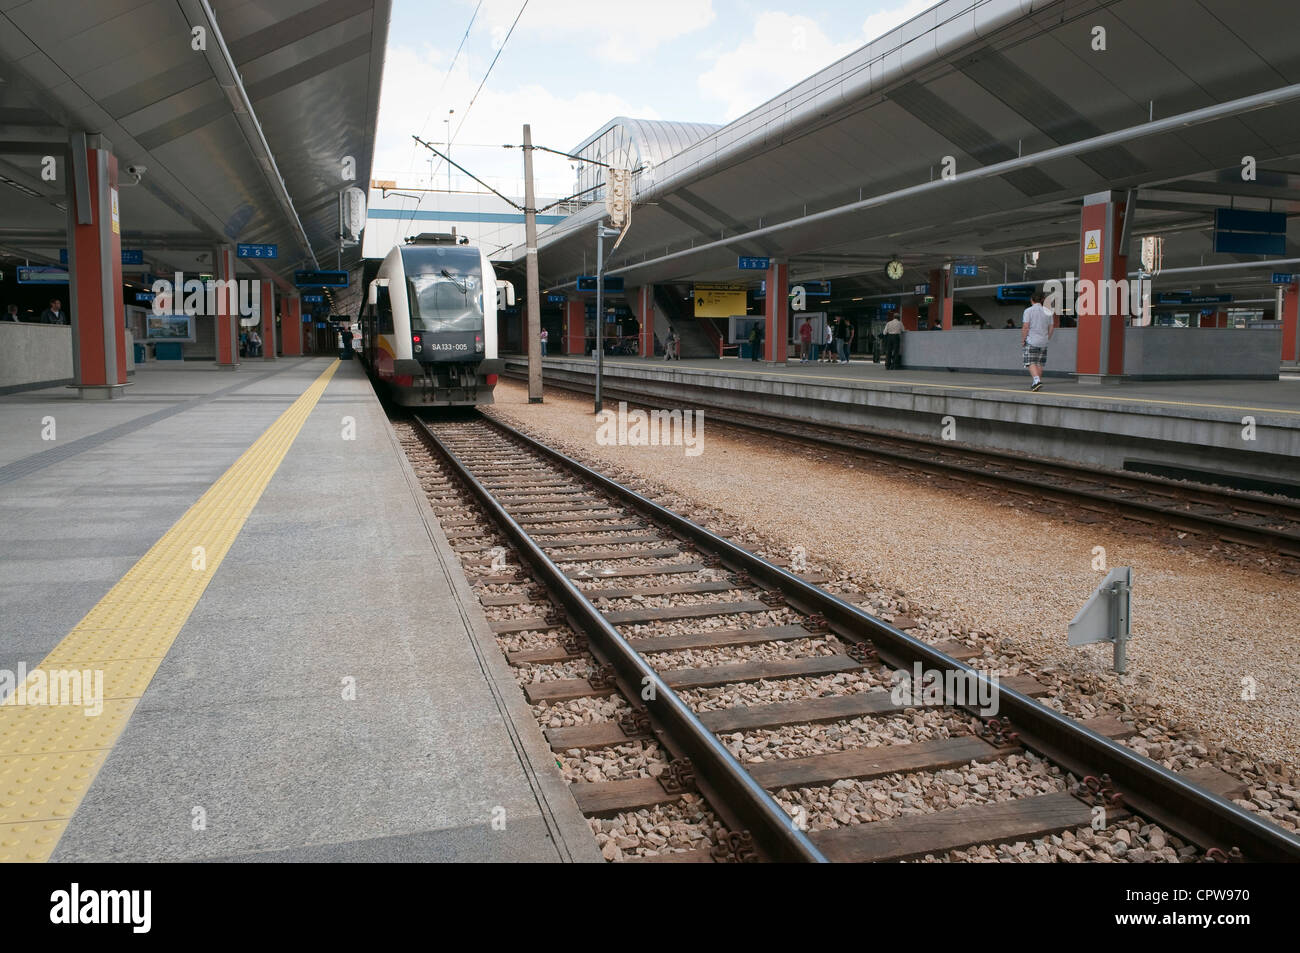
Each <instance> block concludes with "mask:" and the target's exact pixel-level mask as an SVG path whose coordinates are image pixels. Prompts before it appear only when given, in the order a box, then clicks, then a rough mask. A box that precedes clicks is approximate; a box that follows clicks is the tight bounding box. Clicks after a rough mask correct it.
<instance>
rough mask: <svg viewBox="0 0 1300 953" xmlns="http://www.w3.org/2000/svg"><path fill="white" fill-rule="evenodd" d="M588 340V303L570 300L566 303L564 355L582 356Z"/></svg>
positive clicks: (575, 299) (578, 299)
mask: <svg viewBox="0 0 1300 953" xmlns="http://www.w3.org/2000/svg"><path fill="white" fill-rule="evenodd" d="M586 340H587V302H586V301H584V300H583V299H582V298H569V299H568V300H567V301H565V302H564V353H565V354H581V353H582V352H583V351H584V349H585V347H586Z"/></svg>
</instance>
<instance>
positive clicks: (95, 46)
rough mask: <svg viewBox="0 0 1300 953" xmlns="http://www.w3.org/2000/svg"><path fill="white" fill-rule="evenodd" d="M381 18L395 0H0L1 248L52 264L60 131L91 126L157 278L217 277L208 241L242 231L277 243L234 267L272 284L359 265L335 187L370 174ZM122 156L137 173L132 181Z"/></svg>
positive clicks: (59, 204)
mask: <svg viewBox="0 0 1300 953" xmlns="http://www.w3.org/2000/svg"><path fill="white" fill-rule="evenodd" d="M389 12H390V4H389V0H318V2H312V0H306V2H304V0H258V2H256V3H248V2H242V0H209V2H204V0H152V2H141V0H42V2H40V3H22V2H18V3H15V2H5V3H0V196H3V198H2V200H0V254H2V255H5V256H8V257H10V258H11V259H12V258H18V259H29V260H30V261H32V262H33V263H44V264H57V263H58V261H59V253H60V249H62V248H66V247H67V205H68V201H69V195H68V192H67V189H66V183H67V181H68V175H67V173H66V171H65V160H66V154H67V150H68V142H69V136H70V135H71V134H72V133H75V132H86V133H99V134H101V135H102V136H103V137H104V138H105V139H107V140H108V143H109V145H110V146H111V148H112V151H113V153H114V154H115V155H116V156H117V158H118V169H119V182H118V185H119V194H120V207H121V222H122V247H123V249H124V250H135V249H140V250H141V251H143V253H144V254H143V258H144V261H145V262H146V263H147V264H148V266H149V270H150V271H151V272H152V273H154V274H156V275H164V276H165V275H168V274H170V273H171V272H173V271H183V272H185V273H187V275H193V274H196V273H203V272H209V273H210V272H211V271H212V270H213V263H214V252H215V248H216V246H218V245H220V244H232V245H233V244H237V243H257V244H273V245H276V246H277V249H276V250H277V254H278V257H276V258H275V259H274V260H252V259H245V260H241V262H240V270H241V271H244V270H247V271H248V272H249V273H256V274H257V275H259V276H260V277H262V278H264V279H271V280H274V281H275V282H276V284H277V285H278V286H279V287H280V288H281V289H283V290H290V289H291V288H292V279H293V272H294V271H295V270H298V269H304V268H305V269H318V268H320V269H335V268H337V267H339V266H340V264H341V266H342V268H344V269H348V268H351V267H353V266H355V265H356V264H357V263H358V262H359V260H360V254H361V249H360V247H359V246H356V247H352V248H348V249H345V250H344V251H343V254H342V259H341V261H340V258H339V242H338V240H337V238H336V235H337V232H338V215H339V213H338V205H339V193H340V191H341V190H342V189H344V188H346V187H348V186H349V185H357V186H359V187H361V188H362V189H363V190H364V189H365V188H366V187H367V183H368V182H369V178H370V163H371V155H372V153H373V150H374V137H375V123H376V117H377V113H378V108H379V89H380V79H381V74H382V70H383V61H384V48H385V44H386V43H387V39H388V20H389ZM200 28H201V32H196V31H198V30H199V29H200ZM200 40H201V41H202V42H200ZM47 155H54V156H55V157H56V168H57V179H55V180H54V181H49V180H48V179H47V178H45V177H43V176H42V172H43V170H44V168H45V167H46V166H45V165H44V164H43V161H44V157H45V156H47ZM349 160H350V163H349V165H350V166H354V168H353V167H348V168H347V169H346V171H347V173H349V174H351V175H352V176H353V178H352V179H346V178H345V177H344V170H345V162H349ZM129 166H143V167H144V169H145V171H144V173H143V175H141V176H140V179H139V183H138V184H135V177H134V176H132V175H129V174H127V172H126V169H127V167H129ZM128 270H130V269H128ZM355 294H356V290H355V289H353V290H352V295H353V296H355ZM334 297H335V301H334V307H335V309H336V310H338V311H340V312H342V311H345V310H347V307H346V306H347V305H348V304H349V302H347V301H345V300H344V297H345V296H343V295H339V294H338V293H335V296H334Z"/></svg>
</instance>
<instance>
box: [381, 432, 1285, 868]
mask: <svg viewBox="0 0 1300 953" xmlns="http://www.w3.org/2000/svg"><path fill="white" fill-rule="evenodd" d="M399 435H400V436H401V439H402V441H403V443H404V445H405V446H406V447H407V449H408V453H410V454H411V455H412V458H413V462H414V464H415V466H416V471H417V474H418V475H419V476H420V479H421V483H422V485H423V486H424V488H425V490H426V492H428V493H429V496H430V502H431V504H432V505H433V507H434V509H435V512H436V513H437V515H438V516H439V519H440V520H441V521H442V525H443V528H444V530H445V532H446V533H447V534H448V537H449V539H450V540H451V541H452V544H453V546H454V547H455V548H456V549H457V550H458V551H459V552H460V554H461V558H462V561H463V563H464V564H465V566H466V569H467V571H468V572H470V574H471V581H472V582H473V583H474V584H475V586H476V587H477V590H478V592H479V594H480V601H481V602H482V603H483V605H484V606H485V610H486V611H487V612H488V613H489V618H490V619H491V620H492V622H491V624H492V627H493V629H494V630H495V632H496V634H497V638H498V642H499V643H501V644H502V646H503V650H504V651H505V652H506V657H507V659H508V660H509V661H510V663H511V664H512V665H513V666H514V667H515V669H516V671H517V672H518V673H519V678H518V680H519V682H520V683H521V687H522V688H523V690H524V692H525V694H526V696H527V697H528V700H529V701H530V703H532V704H533V706H534V710H535V711H539V712H546V713H549V714H551V715H554V714H556V713H559V714H561V715H562V716H563V717H561V718H560V719H559V724H558V725H557V724H556V720H555V719H554V718H552V719H550V723H551V725H552V726H551V727H549V728H548V730H547V731H546V736H547V740H548V741H549V743H550V745H551V747H552V749H553V751H554V752H555V754H556V759H557V763H559V764H560V765H561V767H562V768H564V769H565V771H566V774H567V775H568V776H570V778H571V780H572V782H573V783H572V784H571V786H570V790H571V792H572V793H573V795H574V797H575V800H576V801H577V803H578V806H579V807H580V808H581V810H582V811H583V812H584V814H586V815H587V816H588V817H589V818H593V819H596V821H597V823H602V821H601V819H609V818H619V819H628V818H632V819H633V820H625V822H624V826H623V827H622V828H620V829H621V830H624V831H627V830H628V829H629V827H628V826H627V825H631V824H634V823H635V818H636V817H638V816H641V817H644V816H646V815H647V814H648V813H650V812H654V811H661V810H664V809H666V808H668V807H670V806H671V805H673V804H674V803H677V802H681V801H683V800H685V801H688V802H692V803H695V802H699V801H702V802H703V804H705V805H707V809H708V810H709V811H710V812H711V815H710V816H711V817H713V818H714V819H715V820H714V827H715V831H714V833H713V834H712V835H711V837H710V839H709V840H708V842H707V843H706V844H705V845H703V846H696V847H693V848H689V849H676V850H672V851H671V852H665V853H661V854H659V856H656V857H654V858H653V859H656V860H670V861H728V860H731V861H735V860H777V861H803V862H820V861H827V860H830V861H895V860H908V859H920V858H943V857H945V856H951V852H956V851H965V850H972V849H981V848H984V847H988V846H990V845H1008V844H1012V845H1027V846H1025V847H1024V849H1029V850H1031V851H1038V852H1039V853H1040V855H1041V854H1044V853H1045V852H1044V849H1043V847H1042V845H1044V844H1046V843H1049V842H1051V843H1055V844H1060V843H1062V842H1064V843H1066V844H1067V848H1068V845H1070V844H1071V843H1072V842H1079V841H1081V840H1082V841H1086V840H1087V839H1088V837H1089V836H1090V835H1089V833H1088V832H1089V831H1094V830H1098V831H1105V830H1112V829H1116V828H1118V827H1121V826H1125V825H1127V827H1125V830H1126V831H1128V830H1129V828H1131V829H1132V833H1126V835H1125V836H1126V837H1127V840H1125V841H1124V843H1125V844H1132V845H1134V847H1135V848H1136V845H1137V844H1138V843H1139V840H1140V839H1142V838H1149V841H1148V840H1141V842H1142V843H1144V844H1159V845H1161V846H1162V847H1169V846H1170V845H1177V848H1178V853H1177V854H1176V855H1174V856H1175V858H1176V859H1188V858H1189V857H1197V858H1204V859H1221V860H1227V859H1236V858H1242V859H1247V860H1260V861H1279V860H1297V859H1300V839H1298V838H1297V837H1295V836H1294V835H1292V834H1290V833H1289V832H1287V831H1284V830H1283V829H1281V828H1279V827H1277V826H1275V825H1273V824H1271V823H1269V822H1267V821H1265V820H1262V819H1261V818H1260V817H1258V816H1257V815H1255V814H1253V813H1251V812H1249V811H1246V810H1243V809H1242V808H1241V807H1239V806H1237V805H1236V804H1234V803H1232V801H1230V800H1228V798H1229V797H1234V796H1237V795H1238V794H1239V793H1240V792H1241V790H1242V788H1243V785H1242V784H1241V782H1238V781H1236V780H1235V779H1233V778H1231V777H1230V776H1228V775H1226V774H1225V773H1223V772H1221V771H1219V770H1218V769H1217V768H1214V767H1212V766H1208V765H1204V766H1200V767H1197V768H1195V769H1193V770H1191V771H1190V772H1185V773H1174V772H1172V771H1170V770H1167V769H1165V768H1163V767H1161V766H1160V765H1158V764H1156V763H1155V762H1153V761H1150V760H1148V759H1146V758H1144V757H1142V756H1141V755H1139V754H1137V753H1136V752H1134V751H1133V750H1131V749H1130V748H1128V747H1126V746H1125V745H1124V744H1122V743H1121V741H1122V739H1124V738H1125V737H1126V736H1127V735H1129V734H1132V732H1133V728H1132V726H1130V725H1127V724H1125V723H1124V722H1122V721H1120V720H1119V719H1118V718H1116V717H1111V716H1103V717H1099V718H1094V719H1091V720H1089V721H1087V722H1082V723H1081V722H1077V721H1074V720H1072V719H1070V718H1068V717H1066V716H1064V715H1063V714H1061V713H1060V712H1057V711H1055V710H1053V709H1052V708H1049V707H1047V706H1045V705H1042V704H1039V703H1038V702H1037V701H1035V696H1038V695H1041V694H1043V693H1044V692H1045V691H1046V689H1045V688H1044V686H1042V685H1040V684H1039V683H1037V682H1036V681H1035V680H1034V679H1032V678H1028V677H1017V678H1003V679H1000V678H998V676H997V673H996V672H983V671H977V670H976V669H974V668H972V667H971V666H970V665H968V664H966V663H967V661H972V660H974V656H975V655H976V654H977V651H976V650H973V649H970V648H968V647H967V646H964V645H962V644H960V643H947V644H941V645H929V644H927V643H925V642H922V641H919V640H917V639H915V638H913V637H911V636H909V635H907V634H906V633H904V632H902V631H899V630H898V629H896V628H894V627H893V626H891V625H889V624H888V623H886V622H884V621H882V620H880V619H878V618H876V617H874V616H872V615H871V614H869V613H868V612H866V611H864V610H863V609H862V608H860V607H859V606H857V605H854V604H853V603H851V602H848V601H846V600H845V599H842V598H840V597H838V596H835V595H833V594H831V593H828V592H826V591H824V590H822V589H821V588H819V587H818V586H817V585H816V583H817V581H818V579H817V577H816V576H811V575H799V574H797V573H795V572H792V571H791V570H790V569H787V568H784V567H782V566H780V565H777V564H776V563H775V562H773V561H768V560H765V559H762V558H760V557H759V556H757V555H756V554H754V553H751V552H749V551H748V550H746V549H744V548H742V547H741V546H739V545H737V544H736V543H734V542H732V541H731V540H729V539H727V538H725V537H723V536H719V535H717V534H715V533H713V532H711V531H709V530H707V529H704V528H703V527H700V526H698V525H696V524H694V523H692V522H691V521H690V520H687V519H686V518H684V517H682V516H680V515H678V514H676V513H674V512H671V511H669V510H667V509H664V508H663V507H660V506H659V505H658V504H656V503H654V502H653V501H651V500H649V499H646V498H644V497H642V496H640V495H638V494H637V493H635V492H634V491H633V490H631V489H629V488H627V487H624V486H621V485H620V484H618V483H616V482H614V481H612V480H610V479H608V478H607V477H604V476H602V475H601V474H599V473H596V472H594V471H592V470H590V469H588V468H586V467H585V466H583V465H581V464H580V463H578V462H576V461H573V460H571V459H569V458H567V457H565V456H564V455H562V454H560V453H558V452H557V451H555V450H553V449H551V448H548V447H546V446H544V445H542V444H540V443H537V442H536V441H533V440H532V439H531V438H529V437H527V436H525V435H523V434H520V433H518V432H517V431H514V430H512V429H511V428H509V427H506V426H505V425H503V424H501V423H499V422H496V421H491V420H489V419H486V418H478V419H474V420H470V421H464V422H450V423H436V424H432V425H430V424H428V423H425V422H424V421H420V420H416V421H414V422H412V423H411V424H409V425H399ZM917 666H920V669H919V670H918V669H917ZM900 672H901V673H908V674H910V675H911V676H912V677H913V679H914V680H915V681H914V684H912V686H911V687H912V689H913V691H914V692H915V694H910V693H909V692H908V691H906V690H904V688H905V686H906V685H907V684H908V683H907V682H906V680H902V679H901V678H900V675H899V674H898V673H900ZM917 675H920V676H921V678H920V679H916V676H917ZM929 678H934V679H937V680H938V682H939V683H940V684H948V685H949V686H950V688H949V691H948V694H947V696H946V697H943V695H942V693H940V694H938V695H936V693H935V691H934V690H933V686H932V685H930V683H929V682H928V681H927V679H929ZM927 685H930V688H929V690H927V689H926V688H925V686H927ZM961 691H965V692H966V694H965V695H964V696H962V695H960V694H958V693H959V692H961ZM544 723H545V722H544ZM819 731H829V732H833V733H834V734H835V740H833V741H831V740H828V738H829V737H830V735H829V734H827V735H825V736H822V737H820V738H818V737H814V738H813V741H812V743H811V746H810V743H809V737H810V736H817V733H818V732H819ZM592 763H597V764H599V765H600V766H601V767H599V768H593V767H590V765H591V764H592ZM916 791H921V792H923V793H924V794H925V796H924V797H919V796H917V795H916V794H915V793H913V792H916ZM936 793H937V794H938V795H940V796H941V797H942V799H943V806H942V808H941V809H936V805H935V800H934V797H933V795H935V794H936ZM827 804H829V805H830V808H829V809H826V810H824V809H823V806H824V805H827ZM606 822H608V821H606ZM1134 822H1136V823H1134ZM661 829H666V828H661V827H655V830H661ZM1152 831H1155V832H1156V833H1155V834H1151V833H1150V832H1152ZM1166 832H1167V833H1166ZM646 837H648V838H650V840H649V843H650V844H651V845H658V842H659V841H663V840H664V838H663V837H662V836H659V835H657V834H655V833H653V831H652V832H650V833H647V834H646ZM655 837H658V838H659V841H656V840H654V838H655ZM1166 840H1167V841H1168V843H1166ZM630 841H636V838H631V839H630ZM606 843H607V846H608V844H610V843H614V842H613V841H607V842H606ZM1170 853H1172V851H1166V853H1165V854H1164V855H1163V856H1164V857H1165V859H1170V857H1169V854H1170ZM620 854H621V851H618V850H616V851H612V852H607V853H606V856H607V858H610V859H613V857H614V856H619V855H620ZM1147 854H1148V852H1147V851H1145V850H1144V853H1143V857H1144V858H1145V857H1146V856H1147ZM1135 856H1136V855H1135ZM1154 856H1160V855H1156V854H1154V853H1153V854H1152V857H1154Z"/></svg>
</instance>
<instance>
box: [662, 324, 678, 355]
mask: <svg viewBox="0 0 1300 953" xmlns="http://www.w3.org/2000/svg"><path fill="white" fill-rule="evenodd" d="M676 349H677V331H676V329H675V328H669V329H668V337H666V338H664V360H665V361H671V360H672V359H673V351H675V350H676Z"/></svg>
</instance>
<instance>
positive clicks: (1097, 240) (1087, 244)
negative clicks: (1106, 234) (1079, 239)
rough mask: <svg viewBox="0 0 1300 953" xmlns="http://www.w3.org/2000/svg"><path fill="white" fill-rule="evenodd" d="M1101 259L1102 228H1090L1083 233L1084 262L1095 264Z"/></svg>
mask: <svg viewBox="0 0 1300 953" xmlns="http://www.w3.org/2000/svg"><path fill="white" fill-rule="evenodd" d="M1100 261H1101V229H1100V228H1090V229H1088V230H1087V231H1085V232H1084V233H1083V263H1084V264H1085V265H1095V264H1097V263H1098V262H1100Z"/></svg>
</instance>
